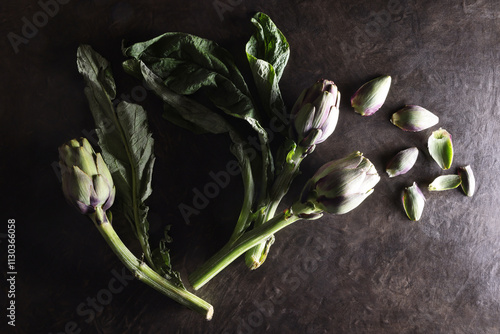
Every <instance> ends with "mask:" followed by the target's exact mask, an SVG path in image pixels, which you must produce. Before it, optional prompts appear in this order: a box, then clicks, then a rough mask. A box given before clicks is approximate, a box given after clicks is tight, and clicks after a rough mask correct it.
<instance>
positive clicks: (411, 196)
mask: <svg viewBox="0 0 500 334" xmlns="http://www.w3.org/2000/svg"><path fill="white" fill-rule="evenodd" d="M402 202H403V208H404V210H405V212H406V215H407V216H408V218H409V219H410V220H413V221H417V220H419V219H420V217H422V212H423V211H424V206H425V196H424V194H423V193H422V191H421V190H420V188H419V187H418V186H417V184H416V183H415V182H413V185H412V186H411V187H407V188H405V189H404V190H403V196H402Z"/></svg>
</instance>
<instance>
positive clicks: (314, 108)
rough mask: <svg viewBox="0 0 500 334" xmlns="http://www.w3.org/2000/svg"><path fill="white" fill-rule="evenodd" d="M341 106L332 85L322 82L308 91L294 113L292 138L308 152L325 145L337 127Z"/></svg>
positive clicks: (329, 82)
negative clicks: (309, 149) (310, 148)
mask: <svg viewBox="0 0 500 334" xmlns="http://www.w3.org/2000/svg"><path fill="white" fill-rule="evenodd" d="M339 104H340V93H339V91H338V90H337V86H336V85H335V84H334V83H333V81H330V80H319V81H317V82H316V83H315V84H314V85H313V86H312V87H310V88H308V89H305V90H304V91H303V92H302V94H300V96H299V98H298V99H297V101H296V102H295V105H294V106H293V108H292V111H291V117H292V122H291V126H290V138H292V139H293V140H294V141H295V142H296V143H297V144H298V145H300V146H302V147H305V148H309V147H311V146H313V145H317V144H319V143H322V142H324V141H325V140H326V139H327V138H328V137H329V136H330V135H331V134H332V133H333V131H334V130H335V127H336V126H337V121H338V118H339ZM318 130H319V131H318Z"/></svg>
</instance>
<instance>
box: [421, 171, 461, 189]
mask: <svg viewBox="0 0 500 334" xmlns="http://www.w3.org/2000/svg"><path fill="white" fill-rule="evenodd" d="M461 183H462V179H461V178H460V176H459V175H441V176H438V177H436V178H435V179H434V181H432V182H431V184H429V187H428V188H429V191H443V190H449V189H455V188H457V187H458V186H459V185H460V184H461Z"/></svg>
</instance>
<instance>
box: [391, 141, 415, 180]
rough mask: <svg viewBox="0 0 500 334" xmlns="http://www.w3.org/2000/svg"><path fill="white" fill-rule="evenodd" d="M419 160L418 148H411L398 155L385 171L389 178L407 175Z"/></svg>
mask: <svg viewBox="0 0 500 334" xmlns="http://www.w3.org/2000/svg"><path fill="white" fill-rule="evenodd" d="M417 158H418V148H416V147H410V148H407V149H406V150H402V151H401V152H399V153H398V154H396V155H395V156H394V157H393V158H392V159H391V160H390V161H389V163H388V164H387V167H386V169H385V171H386V173H387V174H388V175H389V177H394V176H398V175H402V174H405V173H407V172H408V171H409V170H410V169H411V168H412V167H413V165H414V164H415V162H416V161H417Z"/></svg>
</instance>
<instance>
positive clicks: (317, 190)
mask: <svg viewBox="0 0 500 334" xmlns="http://www.w3.org/2000/svg"><path fill="white" fill-rule="evenodd" d="M379 180H380V176H379V175H378V173H377V171H376V169H375V167H374V166H373V164H372V163H371V162H370V160H368V159H367V158H365V157H363V154H362V153H360V152H353V153H351V154H350V155H348V156H347V157H345V158H343V159H339V160H335V161H331V162H328V163H326V164H325V165H323V166H322V167H321V168H320V169H318V171H317V172H316V174H314V176H313V177H312V178H311V179H310V180H309V181H308V182H307V183H306V185H305V187H304V189H303V190H302V194H301V202H302V203H306V202H310V203H312V204H313V205H314V206H315V207H316V208H318V209H319V210H321V211H325V212H328V213H334V214H344V213H347V212H349V211H351V210H353V209H354V208H356V207H357V206H358V205H360V204H361V203H362V202H363V201H364V200H365V199H366V198H367V197H368V196H369V195H370V194H371V193H372V192H373V187H374V186H375V185H376V184H377V183H378V181H379Z"/></svg>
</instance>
